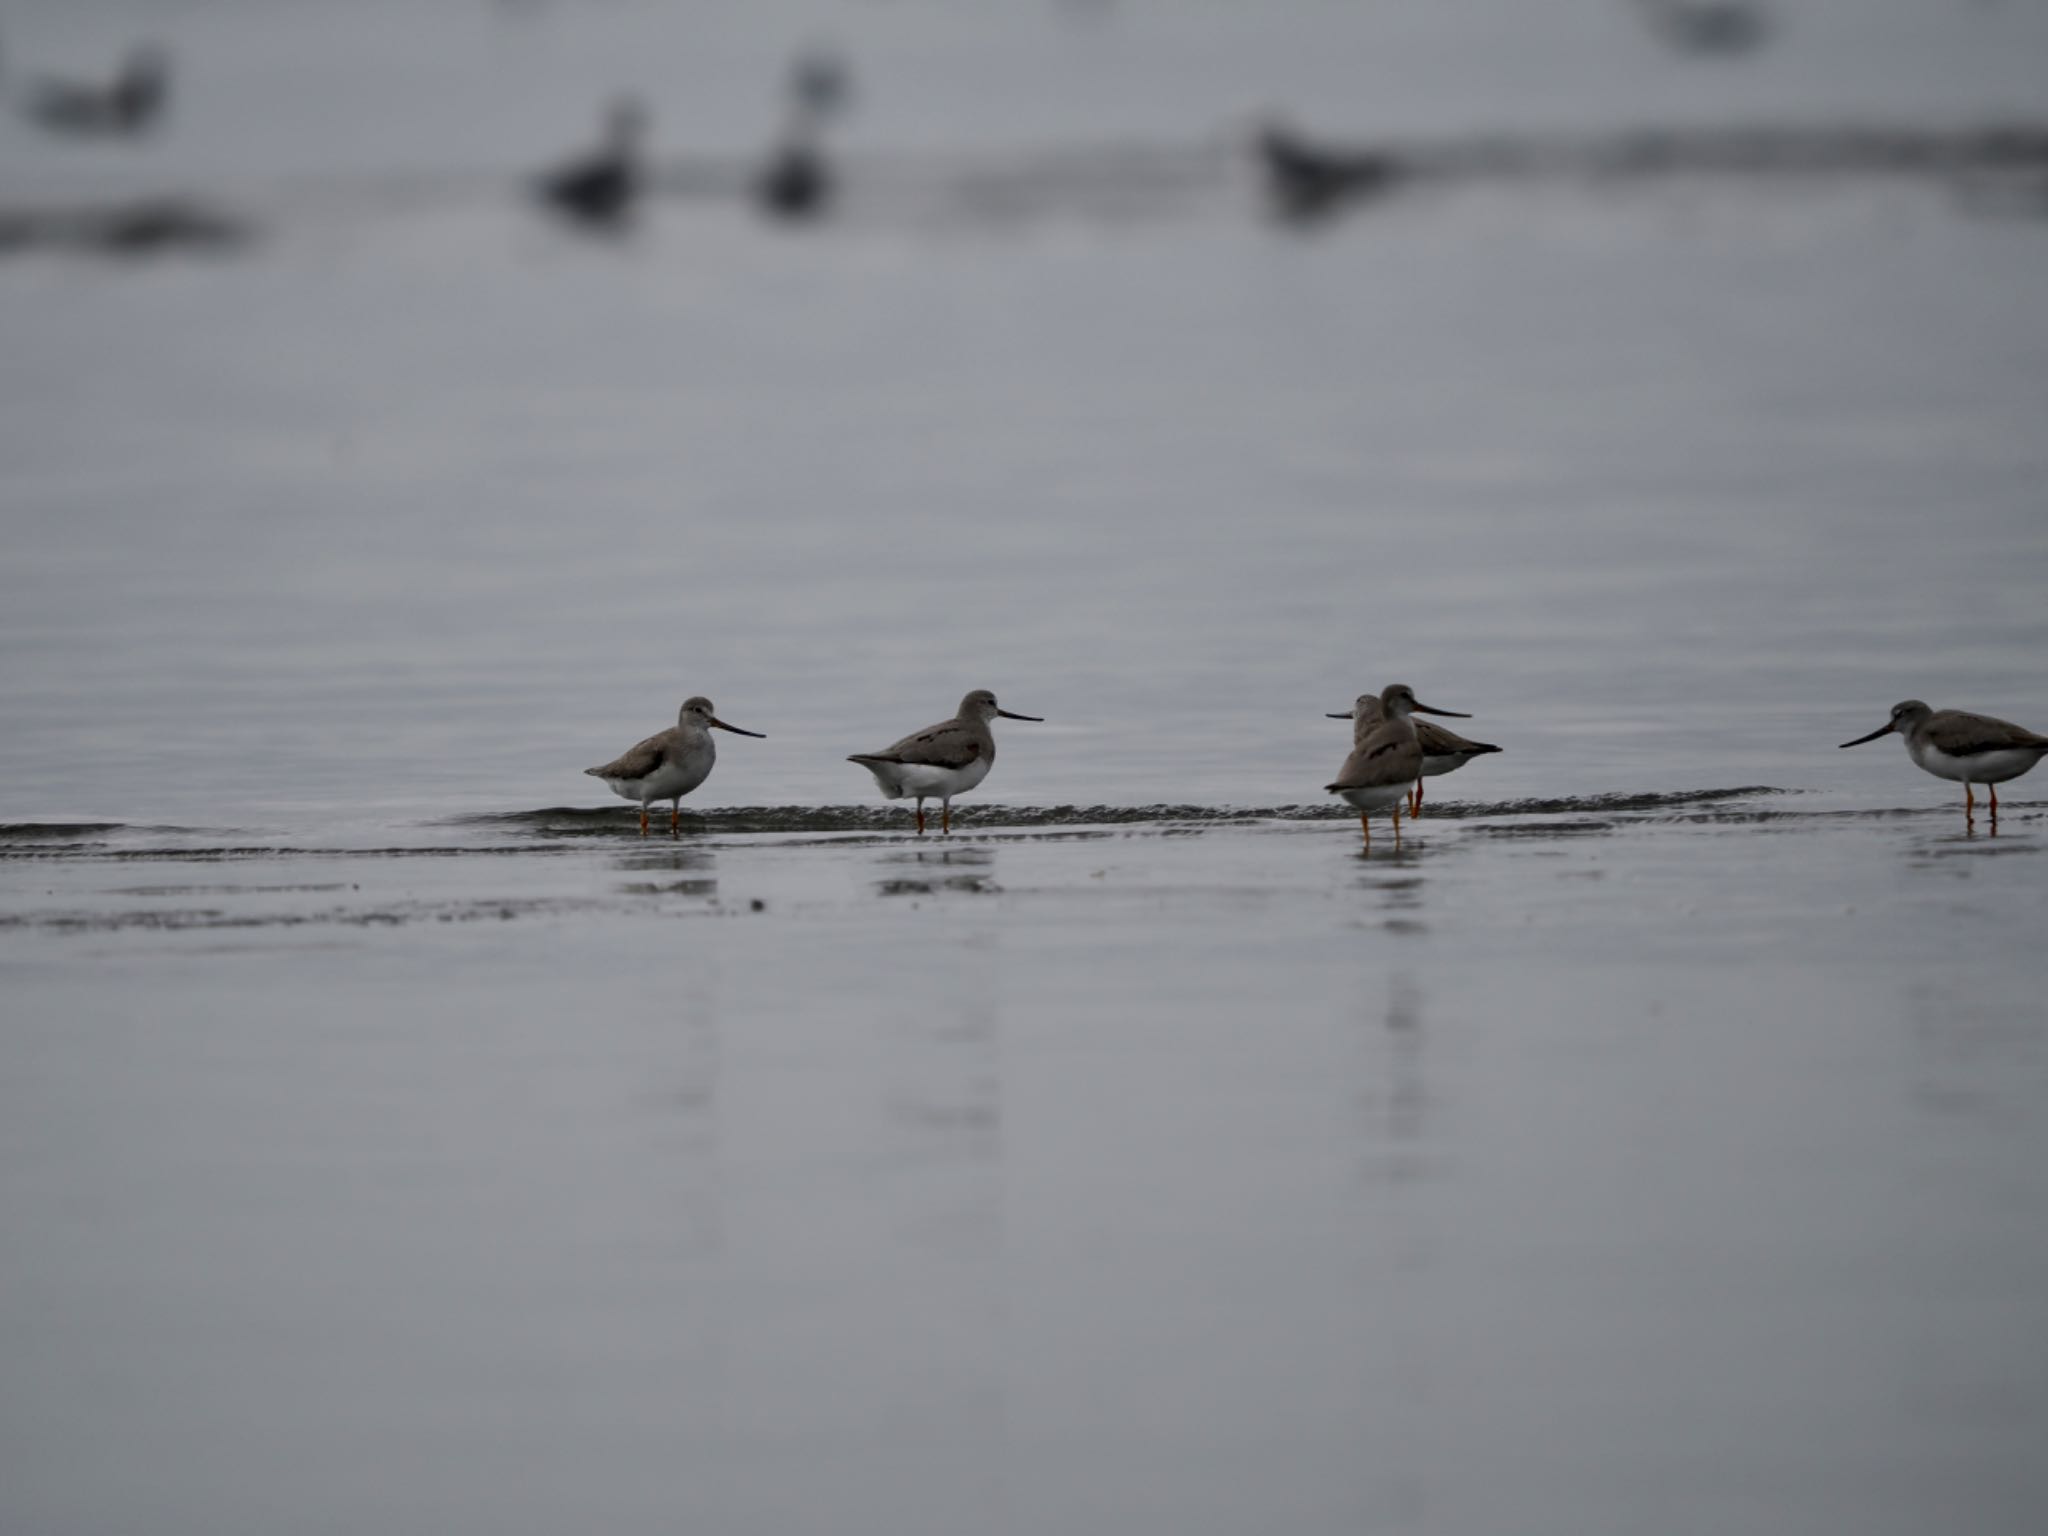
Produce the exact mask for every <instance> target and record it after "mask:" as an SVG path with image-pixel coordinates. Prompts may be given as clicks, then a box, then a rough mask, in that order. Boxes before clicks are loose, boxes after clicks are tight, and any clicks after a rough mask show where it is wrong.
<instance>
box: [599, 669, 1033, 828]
mask: <svg viewBox="0 0 2048 1536" xmlns="http://www.w3.org/2000/svg"><path fill="white" fill-rule="evenodd" d="M998 715H1000V716H1002V718H1003V719H1005V720H1037V719H1039V718H1041V717H1040V716H1038V715H1019V714H1013V713H1012V712H1011V711H1009V710H1007V709H1003V708H1002V707H1000V706H999V705H998V704H997V703H996V696H995V695H994V694H992V693H990V692H989V691H988V690H987V689H986V688H977V689H975V690H974V692H972V693H970V694H968V695H967V697H966V698H964V699H962V700H961V701H960V713H959V714H957V715H955V716H954V717H953V718H952V719H951V720H941V721H940V722H939V723H938V724H937V725H928V726H926V727H925V728H924V729H923V730H921V731H912V732H911V733H910V734H909V735H908V736H906V737H904V738H903V739H902V740H901V741H899V742H897V743H896V744H895V745H894V746H893V747H884V748H883V749H882V750H881V751H879V752H856V753H854V754H853V755H852V756H851V757H849V758H848V759H847V761H848V762H850V763H859V764H860V765H861V766H862V767H863V768H865V769H867V771H868V772H869V773H872V774H873V775H874V776H875V782H876V783H877V784H879V785H881V786H882V793H883V794H885V795H887V796H888V797H889V798H890V799H891V800H901V799H903V798H904V797H905V796H906V795H907V796H910V797H912V798H914V799H915V800H916V801H917V830H918V831H919V832H920V833H922V832H923V831H924V803H925V801H927V800H937V801H938V802H939V806H940V812H939V815H940V825H941V829H942V830H944V831H947V832H951V831H952V830H953V797H954V796H955V795H957V794H961V793H963V792H964V791H966V790H970V789H972V788H974V786H975V785H977V784H979V783H980V782H981V781H982V780H983V779H985V778H987V777H988V771H989V769H991V768H993V767H994V766H995V762H996V738H995V734H994V733H993V732H992V731H990V730H989V728H988V723H989V721H991V720H993V719H995V718H996V717H997V716H998ZM713 730H720V731H731V732H732V733H733V734H734V735H735V736H761V735H763V733H762V732H760V731H743V730H741V729H740V728H739V727H738V726H736V725H727V724H726V723H725V722H724V721H723V720H721V719H719V718H718V715H717V713H716V711H714V710H713V709H712V707H711V701H710V700H709V699H707V698H705V697H703V695H701V694H700V695H698V696H697V697H696V698H693V699H686V700H685V701H684V702H683V708H682V712H681V713H680V714H678V715H677V716H676V723H675V728H674V729H673V730H667V731H663V732H661V733H660V734H659V735H656V736H650V737H648V738H647V739H646V740H645V741H643V742H641V743H640V744H639V745H638V746H636V747H634V748H633V749H632V751H630V752H628V753H626V754H625V755H624V756H623V757H621V758H619V759H618V760H617V761H615V762H610V763H606V764H605V765H604V766H603V767H601V768H586V769H584V770H583V771H584V772H585V773H587V774H591V775H592V776H594V777H596V778H600V779H603V780H604V781H605V783H607V784H609V785H610V786H611V788H612V792H613V793H614V794H617V795H622V796H624V797H625V798H626V799H628V800H637V801H639V802H640V835H641V836H642V837H645V836H646V835H647V807H648V805H649V804H650V803H651V802H653V801H656V800H666V801H668V802H669V816H668V830H669V835H670V836H671V837H673V836H675V835H676V833H677V829H678V827H679V826H680V825H681V822H682V815H683V796H685V795H687V794H688V793H689V792H690V791H691V790H693V789H695V788H696V787H697V786H698V785H699V784H702V783H703V782H704V780H705V779H706V778H708V777H710V774H711V765H712V763H713V762H715V761H716V760H717V757H718V749H717V748H716V747H715V746H713V745H712V742H711V733H712V731H713Z"/></svg>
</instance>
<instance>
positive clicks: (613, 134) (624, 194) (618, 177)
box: [534, 98, 647, 229]
mask: <svg viewBox="0 0 2048 1536" xmlns="http://www.w3.org/2000/svg"><path fill="white" fill-rule="evenodd" d="M646 128H647V114H646V112H645V110H644V109H643V108H642V107H641V105H640V103H639V102H637V101H635V100H632V99H631V98H628V99H625V100H622V101H619V102H616V103H614V104H613V106H612V109H611V112H610V114H609V115H608V116H607V117H606V119H605V132H604V140H603V142H602V143H601V144H599V146H598V147H597V148H596V149H594V150H592V151H591V152H590V153H589V154H587V155H583V156H580V157H579V158H577V159H574V160H571V161H569V162H568V163H567V164H565V165H561V166H558V167H557V168H556V169H554V170H552V171H548V172H545V173H544V174H543V175H541V176H540V177H539V178H538V180H537V181H536V182H535V184H534V193H535V195H536V196H537V197H539V198H540V200H541V202H542V203H543V204H544V205H545V206H546V207H547V208H548V209H549V210H550V211H552V212H553V213H555V214H557V215H558V216H559V217H561V218H564V219H567V220H569V221H570V222H571V223H574V224H579V225H582V226H585V227H587V228H591V229H616V228H618V227H620V226H622V225H623V224H625V223H626V221H627V220H628V219H630V218H631V217H632V215H633V211H634V209H635V208H636V207H637V206H638V205H639V202H640V198H641V196H642V194H643V193H644V192H645V191H646V181H647V173H646V168H645V167H644V166H643V165H642V163H641V154H640V142H641V139H642V137H643V136H644V134H645V132H646Z"/></svg>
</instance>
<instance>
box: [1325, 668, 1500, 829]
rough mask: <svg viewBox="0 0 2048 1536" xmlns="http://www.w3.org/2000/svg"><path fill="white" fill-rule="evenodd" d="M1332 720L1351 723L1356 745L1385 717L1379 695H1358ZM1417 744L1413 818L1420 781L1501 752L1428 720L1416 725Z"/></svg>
mask: <svg viewBox="0 0 2048 1536" xmlns="http://www.w3.org/2000/svg"><path fill="white" fill-rule="evenodd" d="M1329 713H1330V718H1331V719H1332V720H1349V721H1350V722H1351V739H1352V742H1353V744H1354V745H1355V744H1356V743H1358V742H1359V741H1361V740H1363V739H1364V737H1365V734H1366V732H1367V731H1369V730H1371V729H1372V728H1373V727H1374V726H1375V725H1377V724H1379V723H1380V721H1381V720H1382V719H1384V718H1385V717H1384V715H1383V714H1382V713H1381V710H1380V700H1379V695H1378V694H1375V693H1361V694H1360V695H1359V696H1358V701H1357V702H1356V703H1355V704H1353V705H1352V706H1351V708H1350V710H1349V711H1348V712H1346V711H1343V710H1334V709H1333V710H1331V711H1330V712H1329ZM1415 737H1416V740H1418V741H1420V742H1421V743H1422V773H1421V776H1420V777H1418V778H1417V779H1416V781H1415V789H1414V792H1413V793H1411V794H1410V795H1409V796H1408V815H1409V816H1410V817H1411V818H1413V817H1416V816H1420V815H1421V814H1422V780H1423V779H1428V778H1434V777H1435V776H1436V775H1437V774H1440V773H1451V772H1453V771H1455V770H1456V769H1459V768H1462V767H1464V766H1465V765H1466V764H1467V763H1469V762H1471V761H1472V759H1474V758H1475V757H1484V756H1485V755H1486V754H1487V753H1489V752H1498V751H1500V748H1499V747H1496V746H1495V745H1493V743H1492V742H1488V741H1468V740H1466V738H1464V737H1463V736H1460V735H1459V734H1458V733H1457V732H1456V731H1454V730H1452V729H1450V728H1449V727H1448V726H1442V725H1437V724H1435V723H1433V722H1431V721H1428V720H1418V721H1416V722H1415Z"/></svg>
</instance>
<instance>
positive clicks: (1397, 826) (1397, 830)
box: [1393, 801, 1401, 848]
mask: <svg viewBox="0 0 2048 1536" xmlns="http://www.w3.org/2000/svg"><path fill="white" fill-rule="evenodd" d="M1393 814H1394V846H1395V847H1396V848H1398V847H1400V846H1401V804H1400V802H1399V801H1396V802H1395V803H1394V813H1393Z"/></svg>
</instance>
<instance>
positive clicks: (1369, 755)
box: [1323, 736, 1422, 794]
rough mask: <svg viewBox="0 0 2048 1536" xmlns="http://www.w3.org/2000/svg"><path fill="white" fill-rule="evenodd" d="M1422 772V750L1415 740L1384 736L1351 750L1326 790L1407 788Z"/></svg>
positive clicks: (1333, 792)
mask: <svg viewBox="0 0 2048 1536" xmlns="http://www.w3.org/2000/svg"><path fill="white" fill-rule="evenodd" d="M1421 768H1422V748H1421V746H1420V744H1419V743H1418V742H1417V741H1416V739H1415V738H1414V737H1412V736H1408V737H1401V736H1382V737H1380V738H1378V739H1377V740H1371V739H1369V740H1366V741H1362V742H1360V743H1359V744H1358V745H1357V746H1356V747H1354V748H1352V750H1351V755H1350V756H1349V757H1347V758H1345V759H1344V766H1343V767H1342V768H1339V769H1338V770H1337V777H1336V779H1335V780H1334V781H1332V782H1331V783H1328V784H1325V785H1324V786H1323V788H1324V789H1326V790H1328V791H1329V792H1330V793H1332V794H1335V793H1336V792H1337V791H1338V790H1340V789H1373V788H1377V787H1379V786H1381V785H1386V784H1405V783H1407V782H1408V781H1409V780H1410V779H1412V778H1415V777H1416V776H1417V774H1418V773H1419V772H1420V771H1421Z"/></svg>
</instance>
